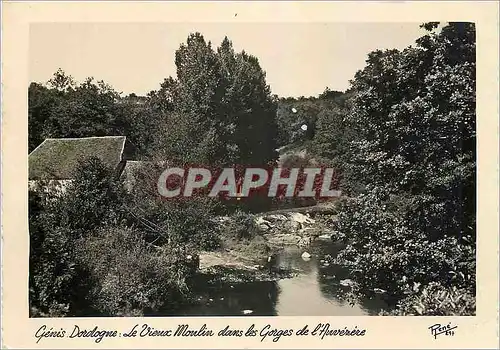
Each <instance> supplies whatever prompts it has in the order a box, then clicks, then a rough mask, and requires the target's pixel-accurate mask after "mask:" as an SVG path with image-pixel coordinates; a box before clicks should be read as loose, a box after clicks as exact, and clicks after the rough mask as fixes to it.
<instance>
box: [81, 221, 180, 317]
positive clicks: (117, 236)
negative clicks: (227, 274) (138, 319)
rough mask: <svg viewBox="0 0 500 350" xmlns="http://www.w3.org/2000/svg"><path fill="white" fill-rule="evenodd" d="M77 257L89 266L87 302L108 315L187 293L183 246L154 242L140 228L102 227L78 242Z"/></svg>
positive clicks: (136, 311) (171, 302)
mask: <svg viewBox="0 0 500 350" xmlns="http://www.w3.org/2000/svg"><path fill="white" fill-rule="evenodd" d="M76 253H77V261H78V263H79V264H81V266H82V267H83V268H84V269H85V270H88V271H89V275H90V278H91V280H92V289H91V290H90V291H89V302H90V306H91V307H93V308H95V309H96V310H98V311H99V312H101V313H103V314H105V315H106V316H138V315H143V314H144V312H146V313H147V312H151V311H157V310H158V309H160V308H163V307H165V306H168V308H169V309H175V307H176V306H177V305H178V304H179V303H180V302H182V301H183V300H184V299H185V298H186V297H187V296H188V285H187V279H188V278H189V274H190V269H189V266H188V264H187V263H186V260H185V256H184V255H183V254H181V251H176V250H174V249H168V248H166V247H162V248H158V247H155V246H153V245H151V244H148V243H146V242H145V241H144V239H143V236H142V234H141V233H140V232H137V231H135V230H132V229H127V228H106V229H100V230H98V231H96V233H95V234H92V235H91V236H88V237H86V238H83V239H82V240H80V241H79V242H78V244H77V250H76Z"/></svg>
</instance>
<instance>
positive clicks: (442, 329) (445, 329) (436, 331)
mask: <svg viewBox="0 0 500 350" xmlns="http://www.w3.org/2000/svg"><path fill="white" fill-rule="evenodd" d="M457 327H458V326H452V325H451V322H450V323H448V324H447V325H441V324H440V323H436V324H435V325H432V326H430V327H429V329H430V330H431V334H432V335H433V336H434V339H436V338H437V337H438V335H441V334H444V335H446V336H454V335H455V331H454V329H456V328H457Z"/></svg>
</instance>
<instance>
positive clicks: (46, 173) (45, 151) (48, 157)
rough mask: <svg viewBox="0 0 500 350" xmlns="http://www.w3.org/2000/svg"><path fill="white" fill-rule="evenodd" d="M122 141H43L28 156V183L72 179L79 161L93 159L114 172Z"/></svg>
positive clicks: (121, 138)
mask: <svg viewBox="0 0 500 350" xmlns="http://www.w3.org/2000/svg"><path fill="white" fill-rule="evenodd" d="M125 141H126V137H125V136H103V137H82V138H62V139H45V141H43V142H42V143H41V144H40V145H39V146H38V147H37V148H35V149H34V150H33V151H32V152H31V153H30V154H29V157H28V158H29V179H30V180H40V179H54V180H63V179H71V178H73V171H74V170H75V168H76V166H77V164H78V161H80V160H82V159H86V158H90V157H92V156H94V157H98V158H99V159H101V160H102V161H103V162H104V164H106V165H107V166H109V167H111V168H113V169H115V168H116V166H117V165H118V164H119V163H120V161H121V160H122V158H123V149H124V147H125Z"/></svg>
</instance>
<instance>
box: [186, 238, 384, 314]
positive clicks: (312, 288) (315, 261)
mask: <svg viewBox="0 0 500 350" xmlns="http://www.w3.org/2000/svg"><path fill="white" fill-rule="evenodd" d="M339 249H340V247H339V246H338V245H336V244H334V243H333V242H332V241H331V240H317V241H315V242H313V244H312V245H311V246H310V247H307V248H298V247H286V248H285V249H283V251H282V252H280V253H279V255H278V257H277V264H278V265H279V267H280V268H281V269H285V270H293V271H295V273H294V275H293V277H291V278H285V279H280V280H278V281H251V282H244V283H237V284H235V283H223V284H222V285H217V286H207V285H199V286H197V288H196V292H195V293H196V298H195V300H196V301H195V303H194V304H191V305H189V306H186V307H185V308H182V309H181V310H180V311H179V312H178V313H177V315H178V316H242V315H248V316H363V315H377V314H378V312H379V311H380V310H381V309H385V308H386V307H387V304H386V303H385V302H384V301H383V300H382V298H381V296H378V295H374V296H373V297H372V298H367V299H364V300H361V301H359V302H358V303H355V304H354V305H352V304H350V303H349V302H348V301H347V300H346V298H347V295H348V292H349V291H350V287H349V286H343V285H341V284H340V281H341V280H345V279H348V278H349V270H348V269H346V268H345V267H341V266H338V265H328V263H326V262H324V261H322V260H323V257H324V256H325V255H326V254H330V255H332V256H334V255H336V254H337V253H338V250H339ZM304 251H307V252H309V253H310V254H311V255H312V257H311V258H310V259H309V260H304V259H303V258H302V257H301V255H302V253H303V252H304ZM325 265H326V266H325Z"/></svg>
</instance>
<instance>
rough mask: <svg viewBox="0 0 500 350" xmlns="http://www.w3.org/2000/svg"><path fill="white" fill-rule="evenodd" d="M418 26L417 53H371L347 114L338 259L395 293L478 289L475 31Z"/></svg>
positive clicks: (463, 26) (366, 283)
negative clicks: (421, 30) (343, 241)
mask: <svg viewBox="0 0 500 350" xmlns="http://www.w3.org/2000/svg"><path fill="white" fill-rule="evenodd" d="M424 27H426V28H428V29H431V30H432V31H431V32H429V33H428V34H426V35H424V36H423V37H421V38H420V39H418V41H417V46H416V47H408V48H406V49H404V50H403V51H397V50H386V51H375V52H372V53H371V54H370V55H369V57H368V60H367V66H366V68H364V69H363V70H362V71H360V72H358V73H357V74H356V76H355V78H354V80H353V81H352V89H351V90H352V97H351V98H350V101H349V105H350V108H349V110H348V113H347V114H346V117H345V119H346V128H348V129H350V130H351V134H350V140H349V141H348V145H347V148H346V150H347V151H346V153H345V155H344V156H343V157H342V158H343V162H344V170H345V171H344V186H345V189H346V191H348V192H347V193H349V194H350V195H351V196H354V197H355V198H354V199H353V200H350V201H347V203H346V204H345V205H344V206H343V207H342V209H341V211H340V214H339V221H338V222H337V224H336V226H337V227H336V228H337V230H338V231H339V232H340V233H341V234H345V235H346V237H347V238H348V240H349V241H350V242H351V243H350V244H349V245H348V247H347V249H346V250H345V251H344V252H343V253H342V254H341V257H343V258H344V259H345V260H347V261H350V262H352V263H354V264H355V265H356V266H357V269H358V270H359V271H360V273H359V276H357V279H358V281H360V283H361V287H362V288H367V287H370V286H371V287H380V288H384V289H385V288H386V289H388V290H389V291H390V292H391V293H392V294H394V295H399V296H400V297H401V295H402V294H404V293H406V292H408V290H409V293H416V292H418V290H419V289H418V287H417V288H416V290H413V289H412V283H414V284H415V285H416V286H419V285H426V284H428V283H430V282H436V281H437V282H439V283H442V285H443V286H444V287H447V286H448V287H449V286H462V287H466V288H468V290H469V291H470V293H475V291H474V280H475V239H476V238H475V237H476V234H475V220H476V219H475V201H476V198H475V184H476V175H475V174H476V158H475V137H476V131H475V118H476V115H475V28H474V25H473V24H471V23H449V24H447V25H445V26H443V27H442V28H441V29H440V30H435V28H436V24H426V25H424ZM407 285H409V288H408V287H405V286H407Z"/></svg>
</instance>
